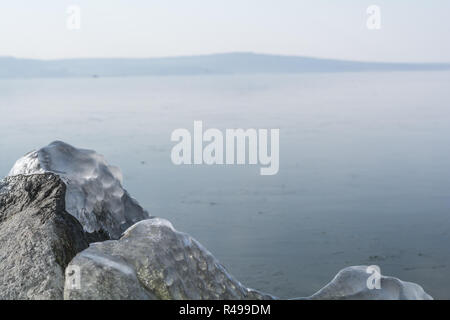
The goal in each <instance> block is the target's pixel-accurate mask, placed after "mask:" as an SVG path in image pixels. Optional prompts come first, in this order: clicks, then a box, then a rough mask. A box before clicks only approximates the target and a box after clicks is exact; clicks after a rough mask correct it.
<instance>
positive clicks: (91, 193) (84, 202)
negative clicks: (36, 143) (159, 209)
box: [9, 141, 149, 239]
mask: <svg viewBox="0 0 450 320" xmlns="http://www.w3.org/2000/svg"><path fill="white" fill-rule="evenodd" d="M44 172H51V173H54V174H57V175H58V176H60V177H61V179H62V180H63V181H64V183H65V184H66V186H67V192H66V210H67V212H69V213H70V214H71V215H73V216H74V217H75V218H76V219H77V220H78V221H80V223H81V224H82V226H83V228H84V230H86V231H87V232H91V233H92V232H97V231H102V230H103V231H105V232H106V233H107V234H108V235H109V236H110V237H111V238H113V239H117V238H119V237H120V235H121V233H122V232H123V231H125V230H126V229H127V228H128V227H130V226H131V225H133V224H134V223H136V222H137V221H140V220H142V219H147V218H149V215H148V213H147V212H146V211H145V210H143V209H142V208H141V207H140V206H139V204H138V203H137V202H136V201H135V200H134V199H133V198H131V197H130V196H129V194H128V193H127V191H126V190H124V189H123V187H122V174H121V172H120V170H119V169H118V168H117V167H114V166H111V165H109V164H108V163H107V162H106V161H105V159H104V157H103V156H102V155H100V154H98V153H96V152H95V151H92V150H85V149H78V148H75V147H72V146H71V145H69V144H67V143H64V142H61V141H55V142H53V143H51V144H49V145H48V146H46V147H44V148H41V149H39V150H37V151H32V152H30V153H28V154H26V155H25V156H24V157H22V158H21V159H19V160H17V162H16V163H15V164H14V166H13V168H12V169H11V171H10V173H9V176H17V175H31V174H39V173H44Z"/></svg>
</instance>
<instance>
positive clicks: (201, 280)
mask: <svg viewBox="0 0 450 320" xmlns="http://www.w3.org/2000/svg"><path fill="white" fill-rule="evenodd" d="M68 269H69V270H78V272H79V273H78V274H77V273H74V274H72V275H68V277H67V281H66V286H65V290H64V298H65V299H75V300H77V299H273V298H274V297H272V296H270V295H267V294H263V293H261V292H258V291H255V290H252V289H248V288H246V287H244V286H243V285H242V284H241V283H240V282H239V281H237V280H236V279H235V278H233V277H232V276H231V275H230V274H229V273H228V272H227V271H226V270H225V268H224V267H223V266H222V265H221V264H220V263H219V262H218V261H217V259H216V258H214V256H213V255H211V253H209V252H208V251H207V250H206V249H205V248H204V247H203V246H202V245H201V244H199V243H198V242H197V241H196V240H194V239H193V238H191V237H190V236H189V235H187V234H184V233H181V232H178V231H176V230H175V229H174V228H173V226H172V225H171V224H170V222H168V221H166V220H164V219H159V218H153V219H149V220H144V221H141V222H138V223H137V224H135V225H134V226H132V227H131V228H129V229H128V230H126V232H125V233H124V235H123V236H122V238H121V239H120V240H116V241H114V240H113V241H105V242H101V243H92V244H91V245H90V246H89V248H88V249H86V250H84V251H83V252H81V253H79V254H77V256H76V257H75V258H74V259H73V260H72V262H71V263H70V265H69V267H68ZM77 277H78V279H77V280H76V278H77ZM74 283H78V284H79V285H78V286H74V285H73V284H74Z"/></svg>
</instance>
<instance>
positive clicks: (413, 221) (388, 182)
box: [0, 72, 450, 298]
mask: <svg viewBox="0 0 450 320" xmlns="http://www.w3.org/2000/svg"><path fill="white" fill-rule="evenodd" d="M449 88H450V73H449V72H429V73H414V72H408V73H337V74H302V75H276V76H275V75H270V76H269V75H259V76H199V77H188V76H186V77H143V78H98V79H33V80H0V115H1V118H0V122H1V126H0V150H2V151H1V153H0V175H2V176H3V175H6V174H7V173H8V171H9V169H10V167H11V166H12V165H13V163H14V161H15V160H16V159H17V158H19V157H20V156H22V155H23V154H24V153H26V152H27V151H30V150H32V149H35V148H37V147H40V146H44V145H46V144H48V143H50V142H51V141H53V140H63V141H66V142H68V143H71V144H73V145H75V146H78V147H84V148H90V149H95V150H97V151H98V152H100V153H102V154H104V155H105V156H106V158H107V159H108V160H109V162H110V163H111V164H114V165H117V166H119V167H120V168H121V169H122V171H123V173H124V183H125V187H126V188H127V189H128V190H129V192H130V193H131V194H132V195H133V196H134V197H135V198H136V199H137V200H139V202H140V203H141V204H142V205H143V206H144V207H146V208H147V209H148V210H149V211H150V212H151V213H152V214H153V215H156V216H161V217H164V218H167V219H168V220H170V221H171V222H172V223H173V224H174V226H175V227H176V228H177V229H179V230H181V231H185V232H188V233H190V234H191V235H192V236H194V237H195V238H196V239H198V240H199V241H200V242H202V243H203V244H204V245H205V246H206V247H207V248H208V249H209V250H210V251H211V252H213V253H214V254H215V256H217V257H218V258H219V259H220V260H221V262H223V263H224V264H225V266H226V267H227V268H228V269H229V270H230V271H231V273H232V274H234V275H235V276H236V277H237V278H238V279H239V280H241V281H242V282H243V283H244V284H246V285H248V286H250V287H254V288H257V289H260V290H263V291H267V292H270V293H272V294H275V295H278V296H280V297H284V298H286V297H295V296H306V295H310V294H312V293H314V292H315V291H316V290H318V289H319V288H321V287H322V286H323V285H325V284H326V283H327V282H328V281H330V280H331V279H332V278H333V276H334V275H335V274H336V273H337V271H338V270H340V269H341V268H343V267H346V266H349V265H360V264H376V265H379V266H380V267H381V270H382V272H383V273H384V274H387V275H394V276H397V277H399V278H401V279H403V280H408V281H413V282H417V283H419V284H421V285H422V286H423V287H424V288H425V290H426V291H428V292H429V293H430V294H431V295H433V296H434V297H435V298H450V250H449V245H450V147H449V146H450V90H449ZM194 120H203V124H204V127H205V128H211V127H213V128H219V129H225V128H280V148H281V151H280V171H279V173H278V175H276V176H260V175H259V167H257V166H213V167H210V166H174V165H172V163H171V161H170V150H171V147H172V145H173V144H172V143H171V142H170V134H171V132H172V131H173V130H174V129H176V128H188V129H189V130H192V125H193V121H194Z"/></svg>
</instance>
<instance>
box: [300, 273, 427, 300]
mask: <svg viewBox="0 0 450 320" xmlns="http://www.w3.org/2000/svg"><path fill="white" fill-rule="evenodd" d="M368 270H369V271H370V272H369V271H368ZM372 275H373V270H371V269H368V266H353V267H348V268H345V269H342V270H341V271H339V273H338V274H337V275H336V276H335V277H334V279H333V280H332V281H331V282H330V283H329V284H327V285H326V286H325V287H323V288H322V289H321V290H319V291H318V292H317V293H315V294H314V295H312V296H311V297H308V298H304V299H307V300H432V299H433V298H432V297H431V296H430V295H429V294H427V293H426V292H425V291H424V290H423V289H422V287H421V286H419V285H418V284H415V283H412V282H405V281H402V280H400V279H397V278H393V277H387V276H383V275H381V274H379V275H380V276H381V278H380V282H379V289H377V288H376V287H374V286H373V285H371V286H370V287H371V288H372V289H369V286H368V285H367V282H368V281H369V282H371V281H372V280H373V279H369V277H371V276H372ZM372 284H373V282H372Z"/></svg>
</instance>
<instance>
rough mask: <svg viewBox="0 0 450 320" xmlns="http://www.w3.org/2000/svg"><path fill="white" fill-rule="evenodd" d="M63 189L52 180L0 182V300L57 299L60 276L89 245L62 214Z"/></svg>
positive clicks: (97, 237) (98, 236) (95, 236)
mask: <svg viewBox="0 0 450 320" xmlns="http://www.w3.org/2000/svg"><path fill="white" fill-rule="evenodd" d="M65 192H66V186H65V184H64V183H63V181H61V179H60V178H59V177H57V176H56V175H54V174H48V173H47V174H39V175H30V176H14V177H7V178H5V179H4V180H2V181H0V299H1V300H3V299H62V298H63V288H64V270H65V268H66V266H67V265H68V263H69V262H70V261H71V260H72V258H73V257H74V256H75V255H76V254H77V253H78V252H80V251H82V250H83V249H85V248H87V247H88V245H89V243H90V242H92V241H102V240H105V239H106V238H108V237H107V235H106V234H104V233H102V232H95V233H92V234H89V233H87V232H85V231H84V230H83V227H82V226H81V224H80V223H79V222H78V221H77V220H76V219H75V218H74V217H73V216H71V215H70V214H68V213H67V212H66V211H65Z"/></svg>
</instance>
